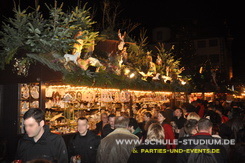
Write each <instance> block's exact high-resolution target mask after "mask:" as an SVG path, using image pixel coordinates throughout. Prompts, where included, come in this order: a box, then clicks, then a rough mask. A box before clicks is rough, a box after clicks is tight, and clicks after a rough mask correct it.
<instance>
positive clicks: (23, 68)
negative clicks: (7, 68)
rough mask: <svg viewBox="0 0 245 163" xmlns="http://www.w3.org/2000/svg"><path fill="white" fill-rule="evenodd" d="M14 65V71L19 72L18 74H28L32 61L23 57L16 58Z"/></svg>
mask: <svg viewBox="0 0 245 163" xmlns="http://www.w3.org/2000/svg"><path fill="white" fill-rule="evenodd" d="M13 66H14V68H13V71H14V72H15V73H17V75H23V76H27V75H28V70H29V67H30V61H29V60H28V59H26V58H23V57H22V58H20V59H18V58H15V59H14V64H13Z"/></svg>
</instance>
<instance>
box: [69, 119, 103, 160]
mask: <svg viewBox="0 0 245 163" xmlns="http://www.w3.org/2000/svg"><path fill="white" fill-rule="evenodd" d="M77 128H78V132H77V133H76V134H75V135H74V137H72V138H71V140H70V141H69V144H68V155H69V158H71V160H74V159H76V157H77V156H78V155H79V156H80V157H81V162H82V163H95V160H96V153H97V149H98V146H99V143H100V139H101V138H100V137H99V136H97V135H96V134H95V133H94V132H93V131H90V130H89V124H88V119H87V118H85V117H81V118H79V119H78V121H77Z"/></svg>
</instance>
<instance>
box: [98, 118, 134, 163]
mask: <svg viewBox="0 0 245 163" xmlns="http://www.w3.org/2000/svg"><path fill="white" fill-rule="evenodd" d="M128 124H129V118H128V117H123V116H119V117H116V120H115V130H114V131H112V132H111V133H110V134H108V135H107V136H106V137H105V138H103V139H102V140H101V142H100V145H99V148H98V151H97V157H96V163H126V162H127V160H128V158H129V156H130V154H131V151H132V150H133V148H134V147H135V146H136V145H137V141H139V138H138V136H136V135H134V134H132V133H130V131H129V130H128Z"/></svg>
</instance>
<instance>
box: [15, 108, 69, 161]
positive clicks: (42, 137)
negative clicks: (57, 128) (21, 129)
mask: <svg viewBox="0 0 245 163" xmlns="http://www.w3.org/2000/svg"><path fill="white" fill-rule="evenodd" d="M23 118H24V126H25V131H26V134H25V135H24V136H23V137H22V138H21V139H20V140H19V143H18V147H17V153H16V158H15V159H16V160H22V161H23V162H26V161H30V160H34V159H45V160H50V161H52V162H58V163H67V162H68V157H67V148H66V145H65V142H64V140H63V138H62V137H61V136H60V135H57V134H54V133H51V132H50V130H49V127H48V126H46V125H45V122H44V120H45V114H44V112H43V111H42V110H41V109H38V108H31V109H29V110H28V111H27V112H26V113H25V114H24V116H23Z"/></svg>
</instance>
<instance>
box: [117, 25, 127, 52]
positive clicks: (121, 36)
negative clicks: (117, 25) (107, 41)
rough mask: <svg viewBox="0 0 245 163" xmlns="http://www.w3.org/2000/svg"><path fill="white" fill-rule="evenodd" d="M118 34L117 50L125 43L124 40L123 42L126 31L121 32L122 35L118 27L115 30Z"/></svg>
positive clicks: (121, 48)
mask: <svg viewBox="0 0 245 163" xmlns="http://www.w3.org/2000/svg"><path fill="white" fill-rule="evenodd" d="M117 34H118V38H119V40H120V41H119V44H118V50H123V47H124V45H125V42H124V38H125V37H126V31H125V32H124V33H123V35H122V34H121V31H120V29H119V30H118V32H117Z"/></svg>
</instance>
